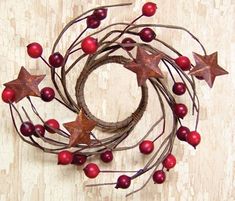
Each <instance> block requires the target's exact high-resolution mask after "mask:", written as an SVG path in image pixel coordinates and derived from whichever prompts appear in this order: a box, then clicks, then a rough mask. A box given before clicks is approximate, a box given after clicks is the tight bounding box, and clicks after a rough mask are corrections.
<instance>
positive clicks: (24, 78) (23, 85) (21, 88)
mask: <svg viewBox="0 0 235 201" xmlns="http://www.w3.org/2000/svg"><path fill="white" fill-rule="evenodd" d="M45 76H46V75H31V74H30V73H29V72H28V71H27V70H26V69H25V68H24V67H23V66H22V67H21V69H20V72H19V74H18V78H17V79H15V80H12V81H10V82H7V83H5V84H4V86H6V87H9V88H11V89H13V90H14V91H15V102H16V103H17V102H19V101H20V100H22V99H23V98H25V97H27V96H40V91H39V89H38V85H39V83H40V82H41V81H42V80H43V79H44V77H45Z"/></svg>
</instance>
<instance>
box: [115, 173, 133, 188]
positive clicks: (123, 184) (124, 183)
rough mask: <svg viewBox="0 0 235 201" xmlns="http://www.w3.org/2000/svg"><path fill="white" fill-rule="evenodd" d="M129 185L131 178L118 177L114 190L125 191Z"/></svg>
mask: <svg viewBox="0 0 235 201" xmlns="http://www.w3.org/2000/svg"><path fill="white" fill-rule="evenodd" d="M130 185H131V178H130V177H128V176H126V175H121V176H120V177H118V180H117V184H116V186H115V188H122V189H126V188H128V187H129V186H130Z"/></svg>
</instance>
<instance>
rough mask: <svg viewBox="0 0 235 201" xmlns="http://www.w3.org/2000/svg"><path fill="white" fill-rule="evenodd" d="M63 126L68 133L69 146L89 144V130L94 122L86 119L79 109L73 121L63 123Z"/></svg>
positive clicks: (94, 124) (93, 126)
mask: <svg viewBox="0 0 235 201" xmlns="http://www.w3.org/2000/svg"><path fill="white" fill-rule="evenodd" d="M63 126H64V127H65V128H66V129H67V130H68V132H69V133H70V139H69V146H70V147H73V146H75V145H77V144H87V145H90V144H91V138H90V135H91V131H92V130H93V129H94V128H95V126H96V122H95V121H93V120H91V119H88V118H87V117H86V115H85V113H84V112H83V110H80V112H79V114H78V115H77V118H76V120H75V121H72V122H68V123H64V124H63Z"/></svg>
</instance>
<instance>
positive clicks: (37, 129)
mask: <svg viewBox="0 0 235 201" xmlns="http://www.w3.org/2000/svg"><path fill="white" fill-rule="evenodd" d="M38 133H39V134H40V136H42V137H44V135H45V128H44V126H43V125H40V124H37V125H35V132H34V136H35V137H40V136H39V135H38Z"/></svg>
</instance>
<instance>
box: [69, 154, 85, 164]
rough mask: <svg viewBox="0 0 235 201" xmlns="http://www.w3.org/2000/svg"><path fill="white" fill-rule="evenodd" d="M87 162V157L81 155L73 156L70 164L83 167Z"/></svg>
mask: <svg viewBox="0 0 235 201" xmlns="http://www.w3.org/2000/svg"><path fill="white" fill-rule="evenodd" d="M86 160H87V156H85V155H81V154H74V155H73V161H72V164H74V165H83V164H84V163H85V162H86Z"/></svg>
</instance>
